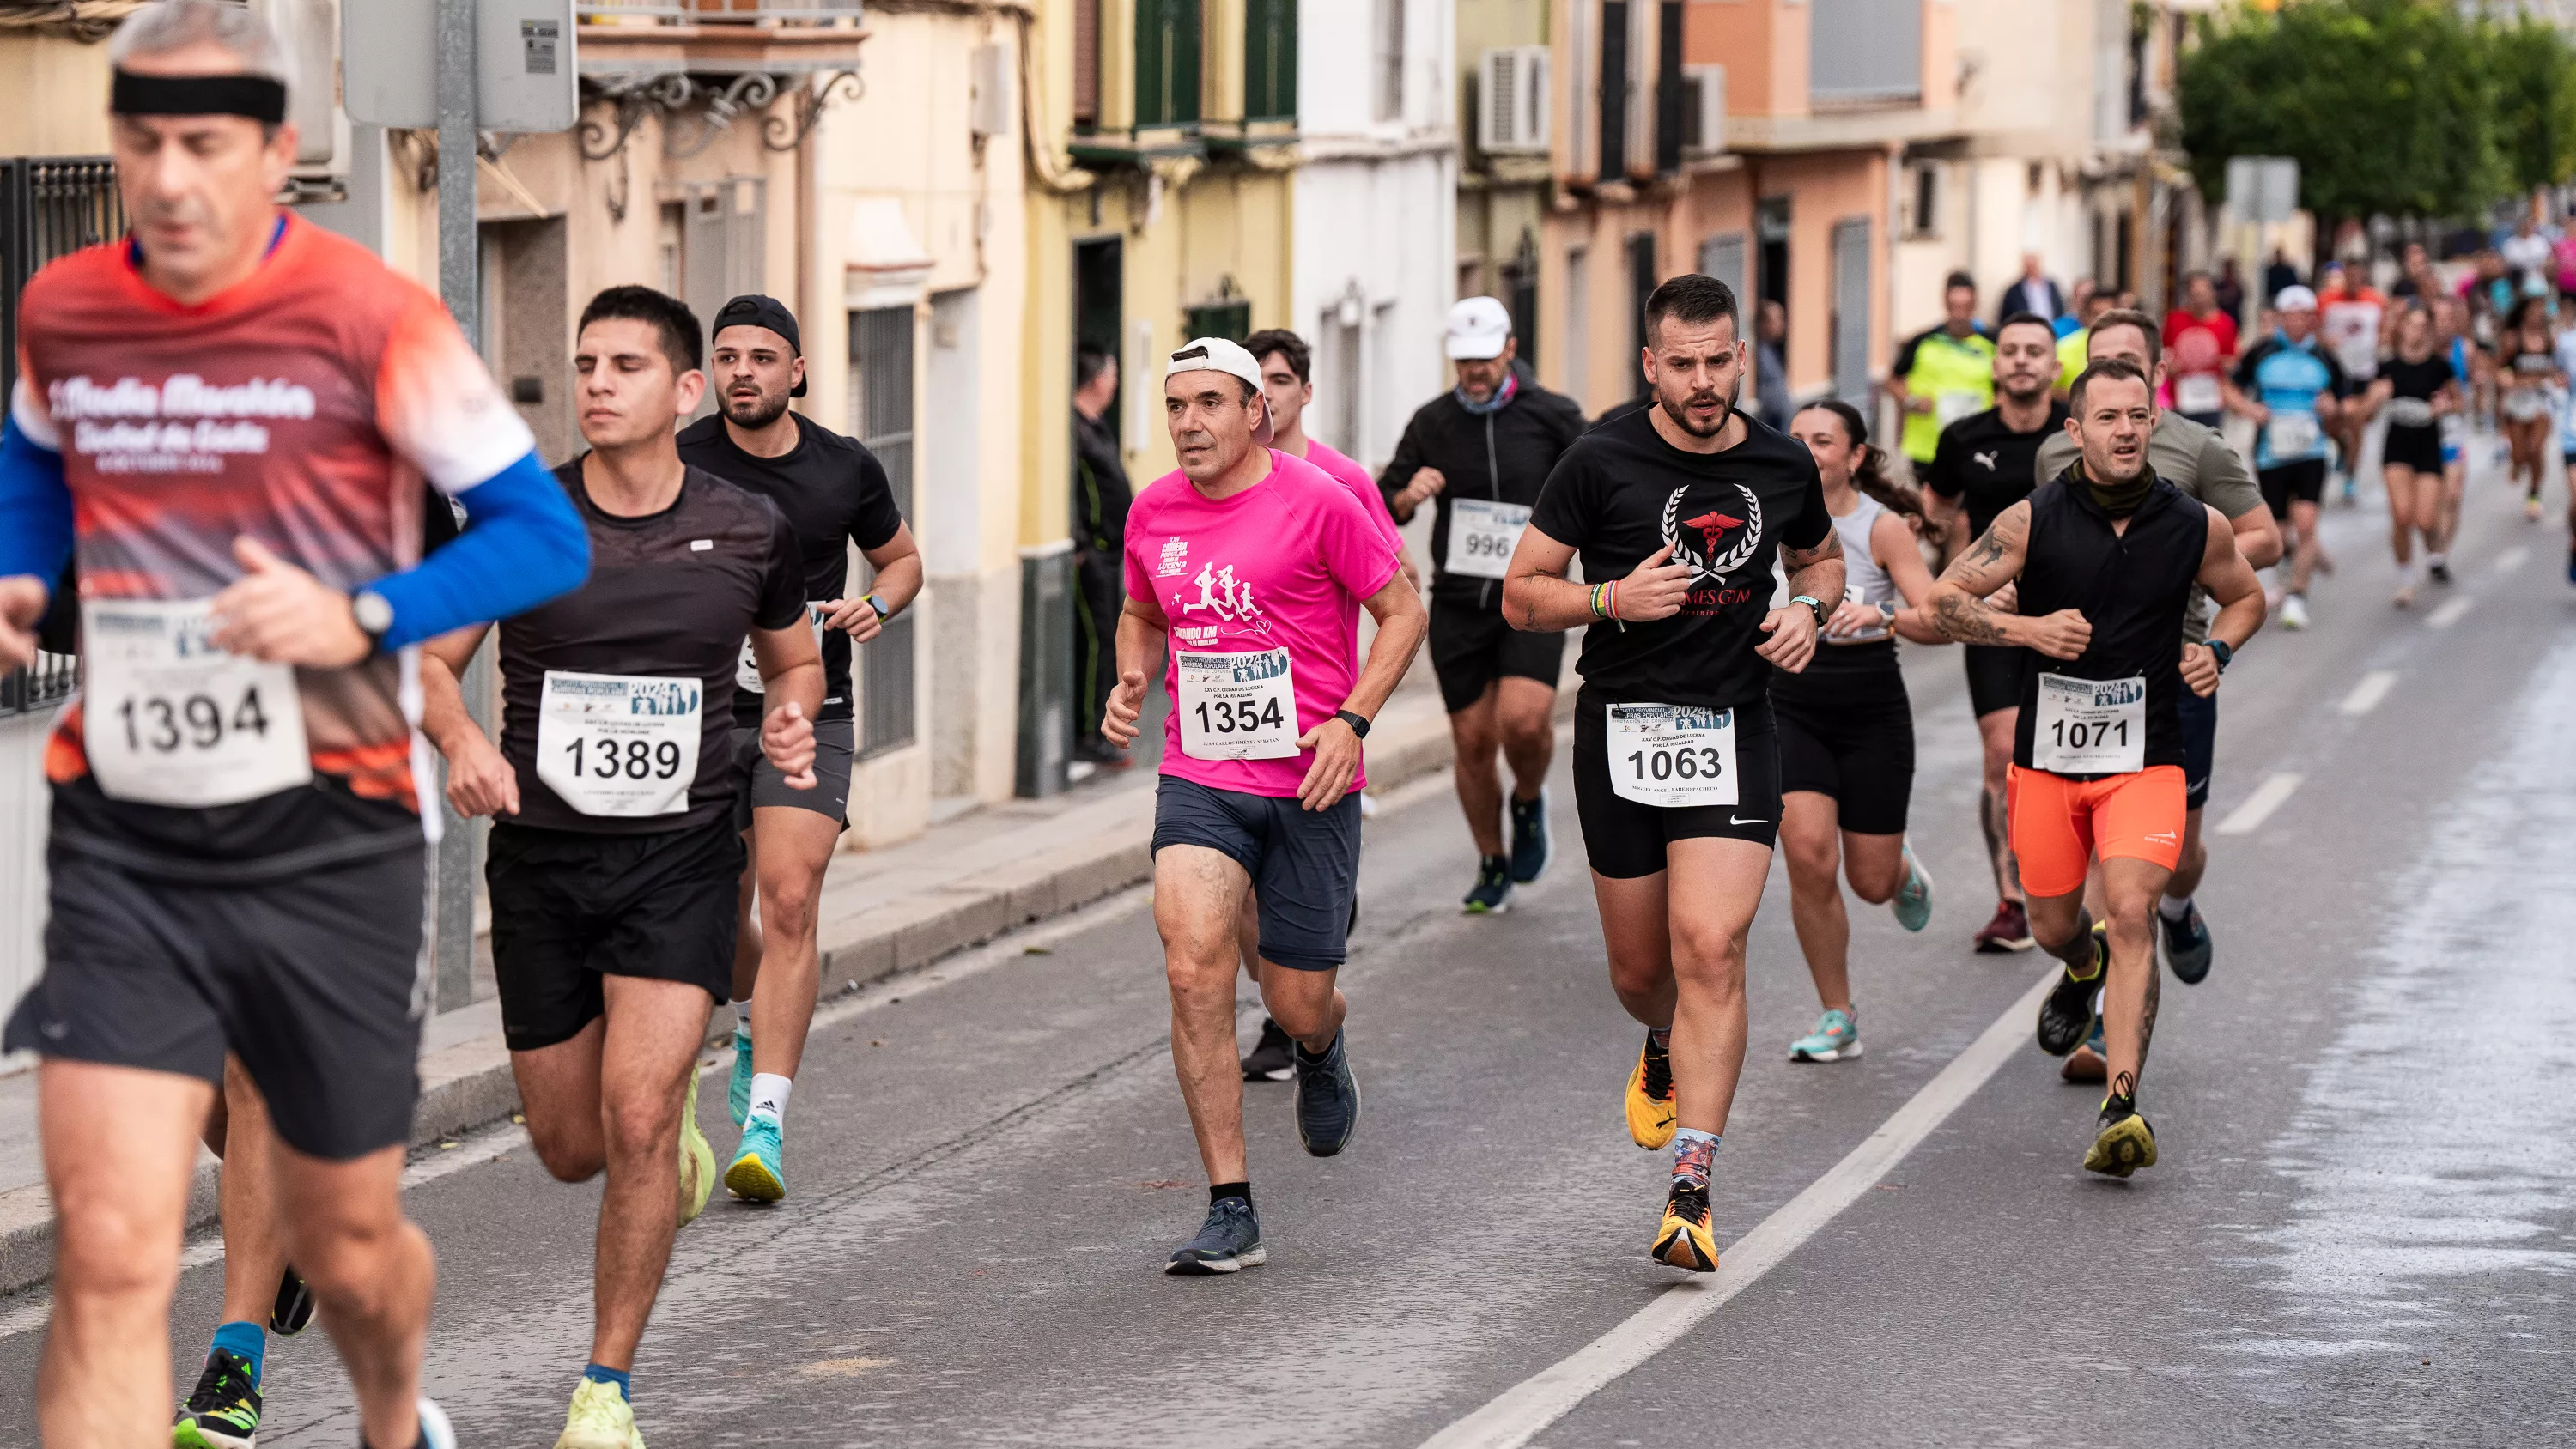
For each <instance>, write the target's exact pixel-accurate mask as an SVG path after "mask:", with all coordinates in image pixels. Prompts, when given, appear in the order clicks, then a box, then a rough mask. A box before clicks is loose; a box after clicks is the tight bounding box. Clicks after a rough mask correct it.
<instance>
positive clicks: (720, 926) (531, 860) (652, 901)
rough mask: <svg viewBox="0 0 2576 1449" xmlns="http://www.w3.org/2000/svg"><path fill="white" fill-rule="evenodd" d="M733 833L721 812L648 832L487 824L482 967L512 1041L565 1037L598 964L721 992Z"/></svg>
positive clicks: (733, 877) (594, 993)
mask: <svg viewBox="0 0 2576 1449" xmlns="http://www.w3.org/2000/svg"><path fill="white" fill-rule="evenodd" d="M745 860H746V856H745V853H744V851H743V847H742V836H741V835H740V834H739V833H737V832H736V831H735V829H734V825H733V822H732V821H731V820H726V819H717V820H714V821H710V822H709V823H707V824H705V825H693V826H688V827H685V828H683V829H679V830H670V831H664V832H661V833H659V834H654V835H592V834H587V833H585V832H582V831H577V830H541V829H538V828H537V827H535V826H529V825H511V824H506V823H505V824H500V825H495V826H493V827H492V845H491V852H490V856H489V859H488V860H487V862H486V863H485V865H484V879H485V881H486V882H487V883H488V884H489V885H490V886H491V894H492V969H493V974H494V975H495V977H496V978H497V979H498V982H499V985H500V988H501V1037H502V1040H503V1041H504V1042H505V1043H507V1044H508V1046H509V1048H510V1050H512V1051H514V1052H528V1051H535V1050H537V1049H538V1048H540V1047H550V1046H553V1045H555V1044H556V1043H557V1042H563V1041H569V1040H571V1039H572V1038H573V1037H574V1036H575V1035H577V1034H579V1033H580V1031H581V1029H582V1028H583V1027H585V1026H588V1025H589V1024H590V1023H591V1021H592V1020H593V1019H594V1018H596V1017H598V1016H599V1015H600V1014H601V1013H602V1012H603V1011H604V1010H606V1007H605V1006H604V1005H603V1001H604V998H603V996H602V994H601V990H600V978H601V977H602V976H638V977H643V978H645V979H647V980H653V981H681V982H686V983H687V984H689V985H691V986H695V987H698V988H700V989H702V990H704V991H705V992H706V993H707V994H708V995H709V996H711V997H713V998H714V999H715V1000H717V1001H724V1000H727V999H729V998H730V997H731V996H732V995H733V947H734V936H735V933H736V919H735V912H736V910H737V909H738V905H739V900H740V890H741V882H742V869H743V865H744V863H745Z"/></svg>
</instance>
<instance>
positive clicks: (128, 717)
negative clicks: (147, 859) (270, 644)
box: [81, 599, 313, 807]
mask: <svg viewBox="0 0 2576 1449" xmlns="http://www.w3.org/2000/svg"><path fill="white" fill-rule="evenodd" d="M213 629H214V605H213V601H212V600H209V599H191V600H157V599H91V600H89V601H87V602H85V603H83V604H82V605H81V667H82V669H83V671H84V674H83V679H82V686H81V697H82V705H81V745H82V747H83V748H84V749H85V750H86V751H87V752H88V754H89V772H90V775H91V777H92V778H94V779H96V780H97V781H98V788H99V789H101V790H103V791H105V792H106V793H107V796H108V798H110V799H112V800H132V801H137V802H140V803H142V804H147V805H184V806H200V807H202V806H208V805H233V804H238V803H240V802H241V801H244V800H256V799H258V798H259V797H261V796H262V795H274V794H276V793H277V792H278V791H280V790H292V789H294V788H295V787H296V786H298V785H303V784H307V783H310V782H311V780H312V779H313V760H312V756H311V755H310V754H309V753H308V752H307V750H306V747H305V742H304V702H303V700H302V699H301V698H300V697H299V696H298V695H297V694H296V692H295V667H294V666H293V665H291V664H263V663H261V662H260V661H258V660H256V659H245V658H243V657H242V656H240V655H238V654H228V653H226V652H224V651H223V650H221V649H218V648H216V647H215V646H214V644H213V643H212V642H211V641H210V640H209V639H208V637H207V636H208V635H209V634H211V633H212V632H213Z"/></svg>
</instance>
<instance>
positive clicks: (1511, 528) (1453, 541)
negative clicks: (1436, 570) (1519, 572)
mask: <svg viewBox="0 0 2576 1449" xmlns="http://www.w3.org/2000/svg"><path fill="white" fill-rule="evenodd" d="M1529 519H1530V511H1529V510H1528V509H1526V508H1524V507H1522V506H1521V505H1519V504H1517V503H1497V502H1495V501H1494V500H1492V499H1490V498H1453V499H1450V500H1449V559H1448V562H1447V564H1446V565H1445V566H1446V567H1447V568H1448V570H1449V572H1451V573H1453V574H1465V575H1467V576H1469V577H1470V578H1479V579H1499V578H1501V577H1502V576H1503V572H1504V568H1505V566H1506V565H1508V564H1509V563H1510V562H1511V561H1512V550H1513V549H1516V548H1518V547H1520V546H1521V530H1522V529H1524V528H1527V527H1529Z"/></svg>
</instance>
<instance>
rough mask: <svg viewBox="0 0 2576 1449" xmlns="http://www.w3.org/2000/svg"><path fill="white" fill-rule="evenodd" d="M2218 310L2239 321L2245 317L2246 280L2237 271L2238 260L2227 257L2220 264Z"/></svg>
mask: <svg viewBox="0 0 2576 1449" xmlns="http://www.w3.org/2000/svg"><path fill="white" fill-rule="evenodd" d="M2217 289H2218V310H2219V311H2221V312H2224V313H2226V314H2227V315H2228V316H2230V317H2233V318H2235V319H2237V320H2239V321H2242V320H2244V317H2245V278H2244V276H2243V274H2241V273H2240V272H2238V271H2237V269H2236V258H2234V257H2233V256H2230V257H2227V258H2225V259H2223V260H2222V261H2220V262H2219V264H2218V283H2217Z"/></svg>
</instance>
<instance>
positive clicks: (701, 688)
mask: <svg viewBox="0 0 2576 1449" xmlns="http://www.w3.org/2000/svg"><path fill="white" fill-rule="evenodd" d="M698 337H699V333H698V321H697V318H696V317H694V316H692V315H690V312H689V309H688V308H687V307H685V306H683V305H682V304H681V303H680V302H679V301H678V300H676V299H674V298H671V297H666V296H664V295H662V294H661V293H659V292H655V291H651V290H649V289H647V288H643V287H611V288H609V289H608V290H607V291H605V292H602V293H600V294H599V296H597V297H596V298H593V299H592V301H591V303H590V306H589V307H588V308H586V309H585V310H584V311H583V313H582V316H581V324H580V327H579V329H578V340H577V342H576V344H575V350H574V355H573V366H574V368H575V370H576V371H577V372H578V373H579V374H580V379H581V381H580V385H579V388H578V394H579V416H580V419H581V433H582V440H583V441H584V442H587V443H588V444H590V448H591V450H590V451H589V452H587V453H584V454H583V455H582V456H580V457H578V458H576V459H574V460H573V461H572V462H570V463H567V464H565V465H564V466H563V467H562V468H561V469H559V470H557V472H556V475H555V476H556V477H557V479H558V480H559V481H560V482H561V483H562V484H563V488H564V491H565V492H566V493H568V494H569V495H571V498H572V501H573V503H574V505H575V507H576V508H577V509H578V510H579V511H580V513H581V515H582V519H583V522H584V523H585V524H586V525H587V526H588V528H589V532H590V547H591V558H592V568H591V574H590V581H589V582H588V583H587V584H584V585H583V586H582V587H581V588H579V589H577V590H575V591H574V592H572V593H569V594H566V595H564V596H563V597H561V598H559V599H556V600H555V601H553V602H552V603H549V604H545V605H543V606H541V607H538V608H535V609H531V610H529V611H528V612H527V613H524V614H521V615H519V616H518V617H516V618H513V619H509V620H506V621H504V622H503V623H502V625H501V647H500V657H501V685H502V698H503V701H504V713H503V719H504V722H505V723H504V727H503V730H502V736H501V744H500V748H499V749H498V750H495V749H494V748H493V745H492V742H491V741H490V740H488V739H486V738H485V737H484V735H483V732H482V730H481V729H479V728H477V727H476V726H475V724H474V722H473V720H472V719H470V718H469V717H468V716H467V715H466V713H465V707H464V701H463V699H462V697H461V696H460V695H459V693H458V691H457V686H456V671H458V670H460V669H462V668H463V667H464V665H465V661H466V660H467V659H469V658H471V657H472V656H473V652H474V647H475V645H477V644H478V643H480V642H481V640H482V636H483V630H482V629H480V628H476V629H470V630H461V631H459V632H457V633H454V634H450V635H448V636H446V637H445V638H443V639H440V640H439V641H438V642H437V643H435V644H433V645H432V646H430V648H429V649H428V650H427V651H426V652H425V657H424V658H423V660H422V664H421V671H420V675H421V690H422V695H423V708H422V721H421V723H422V728H423V729H424V730H425V731H426V732H427V733H428V734H429V736H430V738H431V740H432V741H433V742H435V743H436V744H437V746H438V748H439V751H440V752H441V753H442V754H444V755H446V756H447V761H448V786H447V796H448V800H449V801H450V803H452V804H453V805H455V807H456V809H457V812H458V813H459V814H462V815H469V816H470V815H494V816H499V817H504V818H502V819H500V820H499V821H498V823H496V824H495V825H494V826H493V827H492V840H491V853H490V865H489V867H488V869H487V872H486V874H487V878H488V880H489V883H490V886H491V901H492V965H493V971H494V974H495V976H496V977H497V978H498V982H499V985H500V991H501V1030H502V1036H503V1039H504V1040H505V1041H506V1042H507V1044H508V1046H509V1048H510V1068H511V1072H512V1074H513V1075H515V1076H516V1077H517V1079H518V1086H519V1098H520V1101H521V1102H522V1103H523V1104H524V1105H525V1107H526V1111H527V1119H528V1136H529V1138H530V1140H531V1141H532V1142H533V1143H534V1145H535V1147H536V1150H537V1156H538V1158H539V1160H541V1161H542V1162H544V1163H545V1165H546V1170H547V1171H548V1172H551V1173H553V1174H554V1175H555V1176H556V1177H557V1178H560V1179H562V1180H563V1181H566V1182H580V1181H584V1180H586V1179H588V1178H590V1177H593V1176H595V1175H597V1174H598V1173H599V1172H600V1171H601V1170H602V1169H603V1168H604V1169H606V1171H607V1173H608V1186H607V1191H606V1192H605V1193H604V1194H603V1195H602V1196H601V1199H600V1207H599V1248H598V1256H597V1259H596V1263H595V1266H594V1273H595V1278H596V1289H595V1294H596V1296H595V1299H594V1301H595V1303H596V1305H597V1306H596V1315H595V1318H594V1320H593V1324H592V1328H591V1351H590V1366H589V1368H588V1369H587V1370H586V1371H585V1372H584V1373H583V1375H582V1379H581V1382H580V1384H579V1385H578V1386H577V1387H576V1388H575V1390H574V1393H573V1399H572V1408H571V1412H570V1413H569V1414H568V1415H567V1417H566V1420H565V1425H564V1438H565V1441H566V1442H570V1443H579V1444H618V1443H625V1442H629V1441H630V1440H631V1439H632V1437H633V1436H634V1434H635V1413H634V1409H633V1407H632V1404H631V1402H630V1396H629V1392H628V1389H629V1384H628V1377H629V1375H630V1373H631V1372H632V1370H633V1367H634V1362H635V1348H636V1344H637V1343H638V1341H639V1340H641V1339H642V1337H643V1334H644V1323H645V1320H646V1319H647V1318H648V1317H650V1316H651V1314H652V1310H653V1299H654V1297H655V1295H656V1294H657V1293H658V1292H659V1291H660V1286H661V1280H662V1272H663V1268H664V1266H665V1265H666V1264H667V1263H668V1262H669V1260H670V1255H671V1238H672V1234H673V1233H674V1232H675V1231H677V1229H678V1228H679V1226H680V1225H681V1224H682V1223H685V1222H687V1221H688V1220H690V1219H691V1218H694V1217H696V1216H697V1214H698V1212H699V1211H700V1210H701V1209H703V1208H704V1207H705V1206H706V1201H707V1194H708V1192H709V1190H710V1189H711V1188H712V1187H713V1186H714V1184H715V1176H716V1172H715V1155H714V1153H713V1152H711V1151H710V1150H709V1149H708V1147H707V1141H706V1138H704V1137H703V1136H701V1135H699V1133H698V1128H697V1089H696V1073H695V1072H694V1070H693V1067H692V1063H693V1060H694V1058H695V1057H696V1055H697V1050H698V1047H699V1044H700V1043H702V1042H704V1041H705V1040H706V1029H707V1016H708V1014H709V1012H711V1011H712V1010H713V1009H714V1007H715V1005H716V1003H718V1002H721V1001H723V1000H724V999H725V996H726V993H727V991H728V989H729V988H730V987H731V985H732V982H733V954H734V929H735V919H734V912H735V901H736V895H737V892H738V889H739V882H740V880H741V877H742V870H743V849H742V840H741V837H740V835H739V834H738V833H737V827H736V825H735V822H734V810H735V801H736V799H737V798H738V797H739V796H740V795H741V794H742V792H743V789H744V785H745V776H746V773H747V771H746V770H745V768H744V763H743V761H742V759H741V758H740V757H739V756H738V755H736V754H735V753H734V750H733V701H734V694H735V683H734V676H735V671H736V667H737V661H738V660H739V659H740V657H741V652H742V647H743V640H744V638H745V636H748V637H749V638H750V641H751V650H752V655H753V657H754V659H755V660H756V661H757V668H758V672H759V675H760V680H761V684H762V687H763V690H764V694H765V698H766V699H767V701H768V705H769V712H768V714H767V715H766V717H765V718H764V719H763V720H762V723H761V748H762V751H763V753H764V754H765V755H766V756H767V758H768V760H769V763H770V764H771V765H773V766H774V767H776V769H777V770H778V772H779V774H780V775H781V777H782V778H783V780H784V782H785V784H786V785H787V787H788V788H790V789H800V790H811V789H813V788H815V780H814V727H813V718H814V716H815V715H816V714H817V713H818V712H819V711H820V710H821V707H822V703H823V664H822V660H821V658H820V657H819V656H818V655H817V653H816V651H815V648H814V635H813V633H812V630H811V628H810V627H809V625H808V624H807V622H806V614H805V601H804V588H803V584H804V561H803V560H802V559H801V558H800V557H799V556H798V550H797V547H796V538H795V535H794V533H793V532H792V531H791V530H790V528H789V526H788V523H787V520H786V518H785V517H783V516H782V515H781V514H780V513H779V511H778V508H777V507H776V505H774V504H772V503H771V502H770V501H769V500H768V499H765V498H762V497H759V496H758V495H756V494H752V493H748V492H745V491H744V490H742V489H740V488H737V487H735V486H734V485H732V484H730V483H727V482H725V481H724V480H722V479H720V478H718V477H716V476H715V475H713V474H711V473H707V472H704V471H702V470H700V469H697V468H693V467H690V466H689V465H687V464H685V463H683V462H681V461H680V456H679V452H678V450H677V448H676V447H675V446H674V442H673V438H672V424H673V422H674V421H675V420H676V419H678V418H680V417H683V416H685V415H687V413H688V412H689V411H690V410H691V409H692V408H694V407H695V406H696V405H697V402H698V398H699V396H700V394H701V392H702V391H703V389H704V388H705V385H706V376H705V374H704V373H702V372H701V371H699V365H698V364H699V348H700V344H699V341H698ZM612 1027H613V1028H614V1031H613V1032H612V1031H611V1028H612ZM612 1058H613V1059H612Z"/></svg>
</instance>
